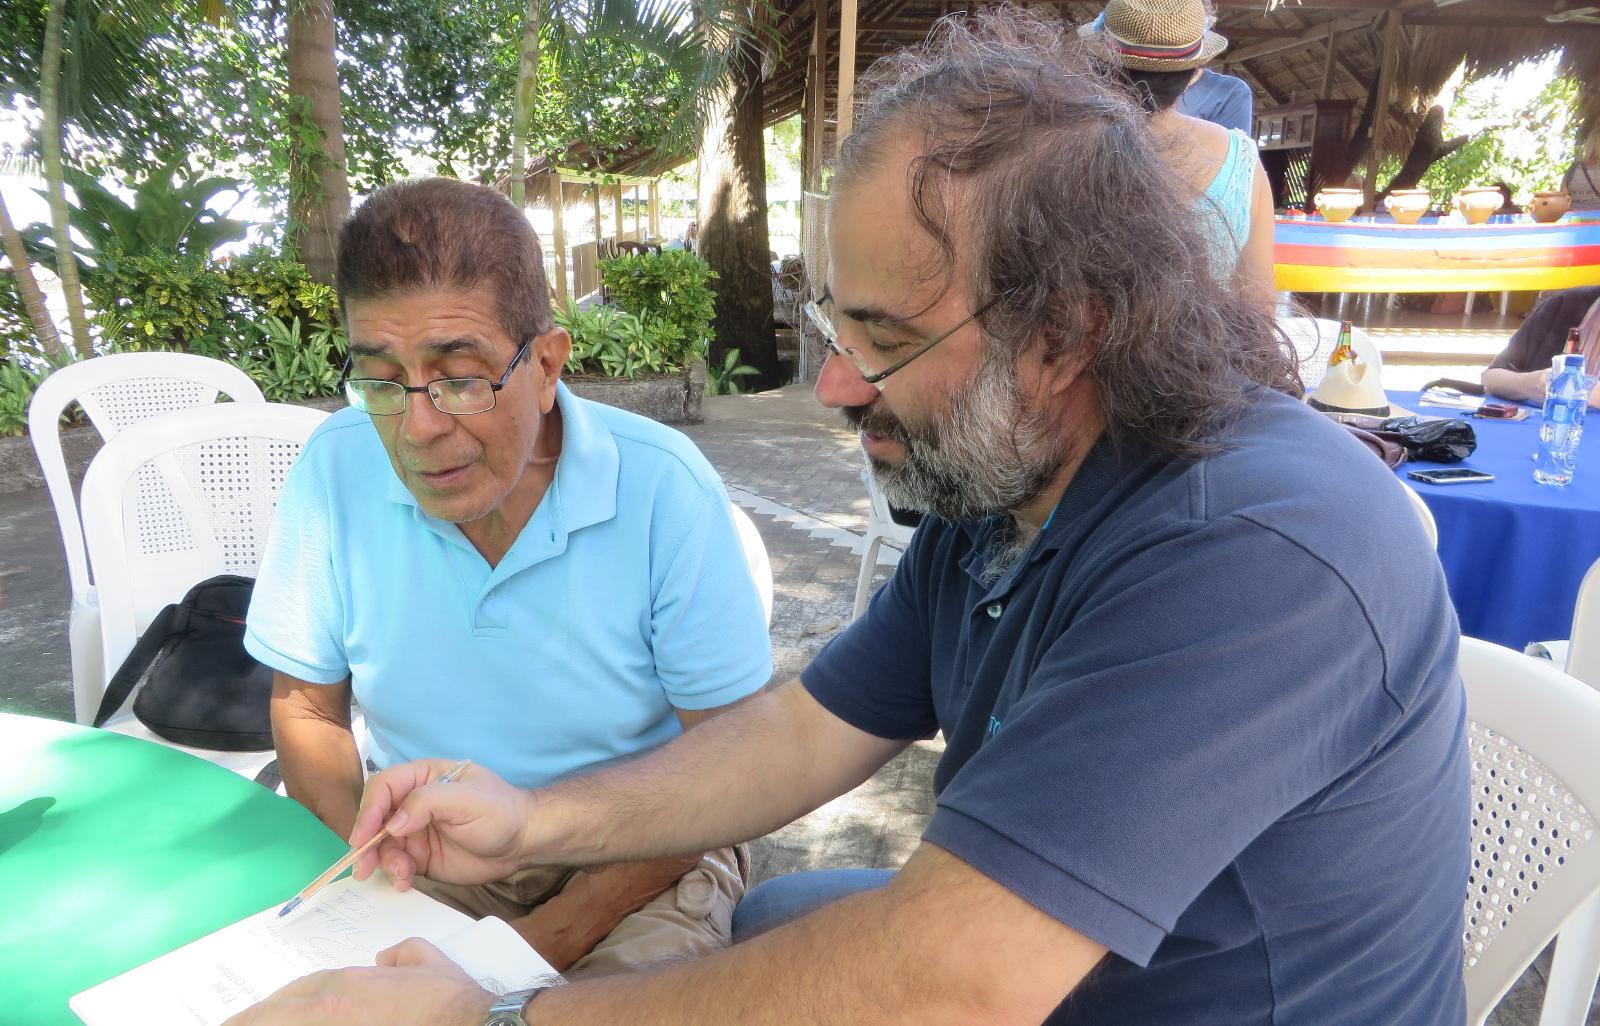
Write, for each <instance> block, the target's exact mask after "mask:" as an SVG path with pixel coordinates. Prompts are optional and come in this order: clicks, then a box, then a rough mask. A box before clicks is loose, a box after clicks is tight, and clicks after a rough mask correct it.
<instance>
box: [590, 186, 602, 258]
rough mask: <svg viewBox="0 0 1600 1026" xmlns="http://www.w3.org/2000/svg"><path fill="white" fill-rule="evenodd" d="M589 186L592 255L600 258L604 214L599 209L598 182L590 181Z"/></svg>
mask: <svg viewBox="0 0 1600 1026" xmlns="http://www.w3.org/2000/svg"><path fill="white" fill-rule="evenodd" d="M589 187H590V188H591V189H593V190H594V255H595V259H597V260H598V259H599V258H600V240H601V239H603V238H605V237H606V220H605V214H604V213H603V212H602V211H601V209H600V183H599V182H590V183H589Z"/></svg>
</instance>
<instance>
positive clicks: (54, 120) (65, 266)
mask: <svg viewBox="0 0 1600 1026" xmlns="http://www.w3.org/2000/svg"><path fill="white" fill-rule="evenodd" d="M49 3H50V6H49V8H48V10H47V13H46V15H45V24H44V55H43V59H42V60H41V61H40V62H39V110H40V112H41V113H42V114H43V115H44V119H43V120H44V124H43V127H42V128H41V129H40V138H39V153H40V155H41V156H42V157H43V158H44V181H45V191H46V195H47V198H48V200H49V203H50V232H51V235H52V236H53V237H54V239H55V244H56V274H57V276H58V277H59V278H60V279H61V291H62V292H63V293H65V294H66V299H67V322H68V324H69V325H70V326H71V328H72V344H73V347H74V348H75V349H76V350H77V352H78V355H79V356H80V357H87V356H92V355H94V340H93V339H91V338H90V337H89V316H88V314H86V313H85V312H84V309H83V286H82V284H80V283H79V281H78V258H77V256H76V255H75V254H74V253H73V250H72V234H71V230H70V229H69V228H68V227H67V190H66V181H65V177H64V174H63V172H62V169H61V34H62V29H63V26H64V25H65V23H66V15H67V0H49ZM6 220H7V222H8V223H9V222H10V218H9V217H8V218H7V219H6ZM8 241H9V240H8ZM8 249H9V247H8ZM14 260H15V258H13V261H14ZM29 277H32V275H31V274H30V275H29ZM18 284H19V285H20V284H21V279H20V278H19V279H18Z"/></svg>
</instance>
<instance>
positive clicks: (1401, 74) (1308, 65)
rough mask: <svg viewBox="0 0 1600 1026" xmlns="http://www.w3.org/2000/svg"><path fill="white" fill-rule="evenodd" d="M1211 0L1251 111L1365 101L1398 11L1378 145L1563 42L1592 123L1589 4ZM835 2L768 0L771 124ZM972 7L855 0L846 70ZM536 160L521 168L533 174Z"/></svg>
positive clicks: (565, 162)
mask: <svg viewBox="0 0 1600 1026" xmlns="http://www.w3.org/2000/svg"><path fill="white" fill-rule="evenodd" d="M1268 2H1269V0H1212V3H1213V6H1214V7H1215V8H1216V11H1217V25H1216V28H1217V31H1218V32H1221V33H1222V34H1223V35H1224V36H1227V37H1228V39H1229V42H1230V45H1229V47H1228V49H1227V50H1226V51H1225V52H1224V53H1223V54H1222V56H1221V58H1219V60H1218V61H1217V62H1216V63H1215V64H1214V65H1213V67H1216V68H1217V69H1218V70H1221V71H1224V72H1227V73H1229V74H1233V75H1237V76H1238V77H1240V78H1242V79H1244V80H1245V81H1246V82H1248V83H1250V86H1251V88H1252V89H1253V90H1254V91H1255V94H1256V107H1257V109H1258V110H1259V109H1265V108H1269V107H1275V106H1279V105H1282V104H1289V103H1298V102H1301V101H1305V100H1313V99H1318V98H1326V99H1349V100H1355V101H1357V102H1358V103H1359V102H1361V101H1364V100H1365V99H1366V97H1367V94H1368V92H1369V91H1370V89H1371V87H1372V83H1374V82H1375V81H1376V79H1377V76H1378V65H1379V62H1380V60H1381V58H1382V54H1383V31H1382V28H1383V17H1384V15H1385V14H1386V13H1388V12H1389V11H1391V10H1393V11H1397V12H1399V14H1400V17H1401V19H1402V28H1401V37H1400V59H1399V61H1398V63H1397V67H1396V79H1395V93H1394V96H1395V97H1396V98H1397V105H1396V107H1395V108H1391V109H1392V110H1393V112H1394V113H1397V114H1400V115H1401V117H1399V118H1392V119H1390V121H1389V125H1390V131H1389V133H1388V134H1387V136H1386V138H1384V139H1383V140H1381V141H1380V148H1381V149H1384V150H1386V151H1394V150H1400V149H1403V148H1404V147H1405V146H1406V145H1408V144H1409V142H1410V138H1411V134H1412V129H1413V128H1414V125H1415V120H1416V118H1417V117H1420V115H1421V113H1422V112H1423V111H1424V110H1425V109H1426V105H1427V103H1429V102H1431V100H1432V99H1433V97H1434V96H1435V95H1437V94H1438V92H1439V89H1440V87H1441V86H1443V85H1444V83H1445V81H1446V80H1447V79H1448V78H1449V77H1450V75H1451V74H1452V73H1454V71H1455V69H1456V67H1457V66H1458V65H1459V64H1460V63H1461V61H1462V59H1463V58H1465V59H1466V61H1467V70H1468V73H1469V74H1470V75H1473V76H1478V75H1484V74H1490V73H1493V72H1496V71H1501V70H1504V69H1506V68H1509V67H1511V66H1512V65H1514V64H1516V63H1518V62H1520V61H1523V60H1526V59H1529V58H1535V57H1541V56H1544V55H1546V54H1549V53H1551V52H1553V51H1555V50H1558V49H1562V48H1565V52H1566V53H1565V58H1564V62H1563V64H1564V67H1565V68H1566V69H1567V70H1569V71H1572V72H1573V73H1575V76H1576V77H1577V78H1578V80H1579V81H1581V82H1583V83H1585V84H1586V89H1585V93H1584V100H1583V103H1584V111H1583V113H1584V118H1583V122H1584V123H1585V124H1586V125H1591V126H1600V0H1270V2H1271V3H1272V4H1273V5H1274V6H1273V8H1272V9H1271V10H1268V9H1267V5H1268ZM839 3H840V0H774V3H773V8H774V10H775V11H776V19H775V20H776V25H775V34H776V36H777V38H778V39H779V40H780V45H779V47H778V48H777V51H776V52H775V53H774V54H772V55H771V59H769V60H768V62H767V64H766V72H767V73H766V75H765V76H764V79H763V91H764V97H763V100H764V105H765V111H766V113H765V117H764V120H765V122H766V123H767V124H769V125H770V124H774V123H776V122H778V121H782V120H784V119H785V118H788V117H792V116H794V115H795V114H798V113H800V108H801V105H802V104H803V102H804V99H805V95H806V74H807V65H808V59H809V54H810V50H811V41H812V25H813V20H814V18H815V16H816V11H817V9H818V8H819V7H820V9H821V10H823V11H824V12H825V13H824V23H825V24H826V26H827V33H826V51H827V54H826V57H827V60H826V63H827V83H828V97H829V99H828V114H827V116H828V119H829V120H830V121H831V119H832V117H833V99H832V98H833V93H834V90H835V89H837V87H838V79H839ZM973 6H975V5H974V4H971V3H969V2H966V0H956V2H951V0H858V2H857V14H856V28H857V37H856V39H857V42H856V76H857V79H858V80H859V78H860V75H861V73H862V72H863V71H865V70H866V69H867V67H868V66H870V65H871V64H872V62H873V61H875V60H877V59H878V58H879V57H881V56H883V55H885V54H888V53H891V52H893V51H895V50H897V49H900V48H901V47H904V46H907V45H910V44H914V43H916V42H918V41H919V40H921V39H922V38H923V37H925V36H926V35H927V33H928V29H929V28H930V27H931V26H932V25H933V23H934V22H935V21H936V20H938V19H939V18H940V17H943V16H944V15H946V14H950V13H952V12H956V11H962V10H967V9H970V8H971V7H973ZM1040 6H1043V7H1046V8H1053V9H1054V10H1055V11H1056V12H1057V13H1059V14H1060V16H1061V17H1062V18H1063V19H1065V20H1067V21H1070V22H1074V23H1083V22H1087V21H1089V20H1091V19H1093V18H1094V16H1095V15H1096V14H1098V13H1099V11H1100V9H1101V8H1102V7H1103V6H1104V4H1103V2H1094V3H1073V2H1057V3H1053V4H1044V5H1038V4H1035V5H1034V8H1035V9H1036V10H1037V9H1038V8H1039V7H1040ZM1330 32H1332V33H1333V34H1334V36H1335V38H1336V40H1337V42H1336V46H1335V50H1334V59H1333V66H1332V84H1331V88H1330V90H1329V94H1328V96H1327V97H1321V95H1320V94H1321V89H1322V82H1323V76H1324V74H1325V73H1326V72H1327V71H1328V37H1329V34H1330ZM690 156H692V154H666V153H659V152H656V151H655V150H652V149H650V148H648V147H642V146H640V147H631V148H629V149H626V150H624V151H622V152H620V153H614V154H607V155H604V156H602V157H601V158H600V159H596V158H595V156H594V155H591V154H590V153H589V152H588V150H587V149H586V147H585V146H584V145H583V144H582V143H581V142H579V143H576V144H575V145H574V146H573V147H572V148H571V149H570V150H568V151H567V152H566V153H564V154H560V155H558V156H557V157H556V158H555V160H554V163H555V164H557V165H559V166H563V167H572V168H582V169H585V170H591V171H601V172H606V173H613V174H631V175H641V176H649V175H656V174H660V173H661V172H663V171H666V170H668V169H670V168H671V167H673V166H676V165H677V164H679V163H682V162H683V161H684V160H687V159H689V157H690ZM537 166H542V162H541V163H540V164H538V165H532V166H530V170H529V173H530V174H533V173H534V172H535V168H536V167H537Z"/></svg>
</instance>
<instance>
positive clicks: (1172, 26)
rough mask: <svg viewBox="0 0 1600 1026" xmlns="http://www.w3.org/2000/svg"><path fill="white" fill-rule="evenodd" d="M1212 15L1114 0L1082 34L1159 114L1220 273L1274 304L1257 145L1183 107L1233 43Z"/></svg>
mask: <svg viewBox="0 0 1600 1026" xmlns="http://www.w3.org/2000/svg"><path fill="white" fill-rule="evenodd" d="M1210 20H1211V19H1210V16H1209V14H1208V12H1207V10H1206V5H1205V2H1204V0H1111V2H1110V3H1108V4H1107V5H1106V7H1105V10H1103V11H1101V12H1100V14H1099V16H1098V17H1096V18H1095V19H1094V21H1093V22H1091V23H1090V24H1088V25H1085V26H1084V27H1083V28H1082V29H1080V30H1079V34H1080V35H1081V36H1082V37H1083V38H1084V39H1085V40H1086V41H1088V42H1090V43H1091V44H1092V45H1093V46H1094V47H1095V48H1096V51H1097V53H1098V55H1099V57H1100V59H1101V60H1102V61H1104V62H1105V63H1106V64H1108V65H1110V66H1111V67H1113V68H1115V69H1116V70H1117V71H1118V72H1119V73H1120V77H1121V78H1122V80H1123V81H1124V82H1125V83H1126V84H1127V85H1128V87H1129V88H1131V89H1132V90H1133V91H1134V93H1135V95H1136V96H1137V97H1138V98H1139V101H1140V103H1141V104H1142V105H1143V106H1144V108H1145V110H1147V111H1148V112H1149V113H1150V115H1151V126H1152V127H1153V128H1154V129H1155V133H1156V137H1157V139H1159V140H1160V143H1161V147H1162V153H1163V155H1164V156H1165V157H1166V159H1167V161H1168V163H1170V164H1171V166H1172V168H1173V170H1174V171H1175V172H1177V174H1178V177H1179V178H1180V179H1181V180H1182V182H1183V183H1184V184H1185V185H1187V186H1188V188H1189V189H1190V190H1192V192H1193V194H1194V197H1195V199H1194V207H1193V209H1194V211H1195V214H1196V216H1197V218H1198V224H1199V226H1200V229H1201V231H1202V232H1203V233H1204V234H1205V236H1206V238H1207V240H1208V241H1209V243H1210V245H1211V253H1212V270H1213V273H1214V274H1216V276H1217V277H1218V279H1219V280H1223V281H1228V280H1231V281H1232V282H1233V284H1234V286H1235V287H1236V288H1237V289H1239V291H1240V292H1241V293H1242V294H1244V295H1245V296H1247V297H1248V298H1250V299H1251V301H1252V302H1255V303H1258V304H1259V305H1260V306H1261V308H1262V309H1264V310H1271V309H1273V307H1274V306H1275V305H1276V303H1277V293H1276V290H1275V289H1274V286H1273V272H1272V233H1273V207H1272V186H1271V185H1270V183H1269V182H1268V181H1267V172H1266V170H1265V169H1264V168H1263V167H1262V166H1261V160H1260V159H1259V158H1258V157H1257V156H1256V148H1255V144H1254V143H1253V142H1251V140H1250V136H1249V134H1248V133H1247V132H1244V131H1240V130H1237V129H1234V130H1229V129H1225V128H1222V127H1220V126H1218V125H1214V124H1211V123H1210V122H1208V121H1203V120H1201V119H1199V118H1196V117H1191V116H1189V115H1187V114H1184V113H1182V112H1181V110H1180V109H1179V101H1180V100H1181V99H1182V98H1183V96H1184V95H1185V93H1186V90H1188V89H1189V87H1190V85H1191V83H1192V82H1193V80H1194V76H1195V72H1196V70H1197V69H1198V68H1200V67H1201V65H1203V64H1205V63H1206V62H1207V61H1210V60H1211V59H1212V58H1214V57H1216V56H1217V55H1218V54H1220V53H1221V52H1222V51H1223V50H1225V49H1227V46H1228V41H1227V40H1226V39H1224V38H1223V37H1222V36H1220V35H1218V34H1217V33H1215V32H1213V31H1211V29H1210V28H1209V24H1210Z"/></svg>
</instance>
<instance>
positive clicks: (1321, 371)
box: [1278, 317, 1383, 392]
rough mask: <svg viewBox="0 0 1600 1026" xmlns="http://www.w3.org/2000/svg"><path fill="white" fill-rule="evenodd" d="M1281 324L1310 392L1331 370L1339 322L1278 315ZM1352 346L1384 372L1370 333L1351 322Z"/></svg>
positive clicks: (1380, 357)
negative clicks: (1330, 359)
mask: <svg viewBox="0 0 1600 1026" xmlns="http://www.w3.org/2000/svg"><path fill="white" fill-rule="evenodd" d="M1278 327H1279V328H1281V329H1282V330H1283V333H1284V334H1285V335H1287V336H1288V338H1289V341H1290V342H1292V343H1293V344H1294V349H1295V353H1296V354H1297V355H1298V356H1299V358H1300V380H1301V381H1302V382H1303V383H1304V384H1305V386H1306V391H1307V392H1310V391H1311V390H1312V389H1314V388H1316V387H1317V386H1318V385H1320V384H1321V383H1322V377H1323V375H1325V374H1327V373H1328V357H1330V356H1332V355H1333V348H1334V346H1336V345H1338V344H1339V327H1340V323H1339V322H1338V321H1331V320H1328V319H1327V318H1326V317H1279V318H1278ZM1350 347H1351V348H1352V349H1354V350H1355V351H1356V355H1357V356H1359V357H1361V360H1362V362H1363V363H1365V364H1366V365H1367V366H1369V367H1374V368H1377V370H1378V372H1379V374H1380V375H1381V374H1382V371H1383V354H1382V353H1380V352H1379V351H1378V347H1377V346H1376V345H1374V344H1373V341H1372V336H1371V335H1368V334H1367V333H1366V332H1365V331H1364V330H1362V329H1361V328H1359V327H1356V326H1354V325H1352V326H1351V328H1350Z"/></svg>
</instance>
